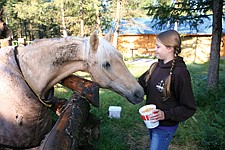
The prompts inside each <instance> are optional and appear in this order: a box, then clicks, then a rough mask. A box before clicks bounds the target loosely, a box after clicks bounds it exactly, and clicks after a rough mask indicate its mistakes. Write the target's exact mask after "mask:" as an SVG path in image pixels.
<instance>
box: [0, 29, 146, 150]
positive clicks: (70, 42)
mask: <svg viewBox="0 0 225 150" xmlns="http://www.w3.org/2000/svg"><path fill="white" fill-rule="evenodd" d="M110 39H111V33H108V34H107V35H106V36H105V37H104V38H99V37H98V36H97V34H96V33H93V34H92V35H91V36H90V37H88V38H78V37H66V38H55V39H42V40H37V41H34V42H33V43H32V44H31V45H28V46H25V47H18V48H17V52H16V50H15V48H14V47H6V48H2V49H1V50H0V74H1V78H0V95H1V97H0V104H1V105H0V124H1V128H0V145H6V146H9V147H17V148H30V147H35V146H38V145H39V144H40V142H41V140H43V139H44V136H45V135H46V134H47V133H48V132H49V130H50V129H51V128H52V127H51V126H52V124H51V115H50V113H49V111H48V108H47V107H46V106H45V105H44V104H45V102H47V101H48V99H49V98H51V96H52V93H53V92H52V91H53V90H52V89H53V87H54V85H55V84H56V83H58V82H59V81H61V80H62V79H64V78H65V77H68V76H69V75H71V74H72V73H74V72H76V71H84V72H88V73H90V75H91V77H92V80H93V81H94V82H96V83H98V84H99V86H100V87H102V88H108V89H111V90H112V91H115V92H117V93H119V94H120V95H122V96H124V97H126V98H127V99H128V100H129V101H130V102H131V103H133V104H136V103H139V102H141V101H142V100H143V96H144V92H143V89H142V87H141V86H140V85H139V84H138V82H137V81H136V79H135V78H134V77H133V76H132V75H131V73H130V72H129V70H128V69H127V67H126V65H125V63H124V62H123V57H122V55H121V53H119V51H118V50H117V49H116V48H115V47H113V46H112V45H111V44H110V42H109V41H110ZM15 52H16V53H15ZM46 105H47V104H46Z"/></svg>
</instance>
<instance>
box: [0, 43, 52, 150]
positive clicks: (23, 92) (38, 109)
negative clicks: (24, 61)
mask: <svg viewBox="0 0 225 150" xmlns="http://www.w3.org/2000/svg"><path fill="white" fill-rule="evenodd" d="M0 74H1V78H0V124H1V128H0V145H7V146H12V147H24V148H26V147H33V146H37V145H38V144H39V143H40V141H41V140H42V139H43V138H44V135H45V134H46V133H47V132H48V131H49V130H50V128H51V116H50V114H49V112H48V110H47V108H46V107H44V106H43V104H41V103H40V102H39V101H38V100H37V98H36V96H35V95H34V93H33V92H32V91H31V90H30V88H29V87H28V85H27V84H26V82H25V81H24V79H23V76H22V74H21V73H20V70H19V68H18V65H17V63H16V60H15V57H14V47H6V48H2V49H0Z"/></svg>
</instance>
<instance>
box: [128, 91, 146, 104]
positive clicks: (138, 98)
mask: <svg viewBox="0 0 225 150" xmlns="http://www.w3.org/2000/svg"><path fill="white" fill-rule="evenodd" d="M126 98H127V99H128V101H129V102H131V103H132V104H138V103H140V102H142V101H143V100H144V91H143V89H142V90H136V91H135V92H134V93H133V95H132V96H130V97H126Z"/></svg>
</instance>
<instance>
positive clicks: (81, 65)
mask: <svg viewBox="0 0 225 150" xmlns="http://www.w3.org/2000/svg"><path fill="white" fill-rule="evenodd" d="M85 42H86V41H83V40H82V39H78V38H73V37H69V38H63V39H58V40H56V39H49V40H42V41H40V42H36V43H33V44H32V45H29V46H26V47H23V48H21V49H19V50H18V51H19V52H18V53H19V54H18V55H19V57H18V58H19V62H20V66H21V70H22V73H23V75H24V77H25V79H26V81H27V82H28V84H29V85H30V87H31V88H32V89H33V90H34V91H35V92H36V94H38V95H39V96H41V95H43V92H44V93H45V92H46V91H47V90H48V89H49V88H50V87H52V86H53V85H55V84H56V83H57V82H59V81H60V80H62V79H63V78H65V77H67V76H68V75H70V74H71V73H73V72H76V71H86V68H87V64H86V63H85V60H86V59H87V52H86V50H85V49H84V48H85V46H84V44H85Z"/></svg>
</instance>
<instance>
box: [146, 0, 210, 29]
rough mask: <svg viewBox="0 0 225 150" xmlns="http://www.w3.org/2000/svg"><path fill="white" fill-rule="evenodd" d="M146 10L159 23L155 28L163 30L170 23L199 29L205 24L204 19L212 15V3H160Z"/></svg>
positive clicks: (186, 1) (188, 1) (186, 0)
mask: <svg viewBox="0 0 225 150" xmlns="http://www.w3.org/2000/svg"><path fill="white" fill-rule="evenodd" d="M144 9H146V10H148V13H147V15H149V16H152V17H153V19H154V20H155V21H157V22H156V23H155V25H154V27H156V28H159V29H163V28H165V27H166V26H168V23H170V24H173V23H175V22H179V24H190V27H191V28H194V29H198V26H199V25H200V24H203V23H204V22H203V18H208V17H209V16H210V15H212V1H211V0H206V1H202V0H201V1H191V0H184V1H176V2H174V3H168V1H160V2H159V3H157V4H150V5H149V6H147V7H144Z"/></svg>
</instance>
